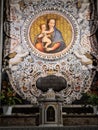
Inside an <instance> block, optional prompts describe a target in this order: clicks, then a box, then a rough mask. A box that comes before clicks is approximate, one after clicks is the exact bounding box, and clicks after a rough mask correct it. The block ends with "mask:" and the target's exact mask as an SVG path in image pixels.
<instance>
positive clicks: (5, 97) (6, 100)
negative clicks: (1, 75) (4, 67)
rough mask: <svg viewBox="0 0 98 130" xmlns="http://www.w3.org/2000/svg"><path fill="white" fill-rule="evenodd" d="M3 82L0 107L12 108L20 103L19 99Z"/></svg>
mask: <svg viewBox="0 0 98 130" xmlns="http://www.w3.org/2000/svg"><path fill="white" fill-rule="evenodd" d="M7 84H8V83H7V82H5V81H3V88H2V90H1V92H0V100H1V104H2V105H6V106H12V105H15V104H16V103H22V101H21V99H20V98H18V97H16V92H15V91H14V90H13V89H12V88H11V86H9V85H7Z"/></svg>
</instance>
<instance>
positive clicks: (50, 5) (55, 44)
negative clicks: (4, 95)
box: [3, 0, 98, 104]
mask: <svg viewBox="0 0 98 130" xmlns="http://www.w3.org/2000/svg"><path fill="white" fill-rule="evenodd" d="M6 3H8V4H6V11H5V13H6V19H5V21H4V32H5V40H4V58H3V60H4V65H3V71H6V72H7V74H8V76H9V80H10V83H11V85H12V87H13V89H14V90H15V91H16V92H17V93H18V94H19V95H20V96H21V97H22V98H23V99H26V100H28V101H30V102H31V103H32V104H37V103H38V98H39V97H40V96H44V95H46V97H47V95H48V94H49V93H48V92H50V91H48V88H49V89H52V90H53V91H54V93H55V95H59V96H60V97H62V98H63V99H64V104H66V103H67V104H70V103H72V102H73V101H75V100H76V99H80V98H81V93H85V92H87V91H88V90H89V88H90V87H91V84H92V81H93V78H94V75H95V71H96V67H95V66H94V65H93V58H92V54H94V55H98V54H97V52H98V43H97V41H96V37H95V33H96V29H97V22H96V13H95V7H94V1H93V0H90V2H89V0H6ZM93 68H94V69H93ZM42 81H43V82H44V84H43V82H42ZM58 81H59V82H58ZM47 84H48V85H47ZM61 84H62V85H61ZM59 87H60V88H59ZM53 91H51V92H53ZM50 95H51V93H50Z"/></svg>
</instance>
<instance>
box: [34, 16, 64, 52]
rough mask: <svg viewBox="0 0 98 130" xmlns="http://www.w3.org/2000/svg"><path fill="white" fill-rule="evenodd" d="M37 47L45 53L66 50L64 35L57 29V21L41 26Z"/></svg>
mask: <svg viewBox="0 0 98 130" xmlns="http://www.w3.org/2000/svg"><path fill="white" fill-rule="evenodd" d="M35 47H36V48H37V49H38V50H39V51H41V52H45V53H57V52H60V51H62V50H64V49H65V48H66V44H65V42H64V39H63V36H62V33H61V32H60V30H58V29H57V28H56V20H55V19H53V18H51V19H49V20H48V21H47V24H45V23H42V24H40V34H38V35H37V37H36V38H35Z"/></svg>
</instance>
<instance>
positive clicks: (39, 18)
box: [23, 11, 79, 60]
mask: <svg viewBox="0 0 98 130" xmlns="http://www.w3.org/2000/svg"><path fill="white" fill-rule="evenodd" d="M48 19H55V21H56V25H55V26H56V28H57V29H58V30H59V31H60V32H61V34H62V36H63V39H64V43H65V44H66V47H65V49H63V50H62V51H59V52H57V53H51V52H50V53H46V52H42V51H40V50H38V49H37V48H36V47H35V38H36V36H37V35H38V34H40V25H41V24H43V23H45V24H46V23H47V20H48ZM23 32H24V35H23V36H24V38H23V40H24V39H25V41H23V43H26V46H27V47H28V49H29V48H30V49H29V50H30V51H31V53H32V54H34V55H36V56H37V57H39V58H41V59H45V60H54V59H55V60H56V59H59V58H62V57H64V56H65V55H66V52H68V50H69V49H70V48H72V46H73V45H74V44H75V43H77V41H78V40H79V27H78V24H77V22H76V20H75V18H74V17H73V16H72V15H70V14H69V13H68V12H66V13H65V12H64V13H60V12H57V11H44V12H41V13H39V14H37V15H36V16H29V18H28V19H27V20H26V22H25V23H24V28H23ZM27 34H28V35H27Z"/></svg>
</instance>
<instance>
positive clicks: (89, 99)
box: [83, 93, 98, 114]
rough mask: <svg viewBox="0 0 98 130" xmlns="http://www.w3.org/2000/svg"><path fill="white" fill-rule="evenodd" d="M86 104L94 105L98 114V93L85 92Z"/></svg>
mask: <svg viewBox="0 0 98 130" xmlns="http://www.w3.org/2000/svg"><path fill="white" fill-rule="evenodd" d="M83 96H84V97H85V101H84V105H85V106H86V105H92V107H93V112H94V114H98V95H97V94H95V93H83Z"/></svg>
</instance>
